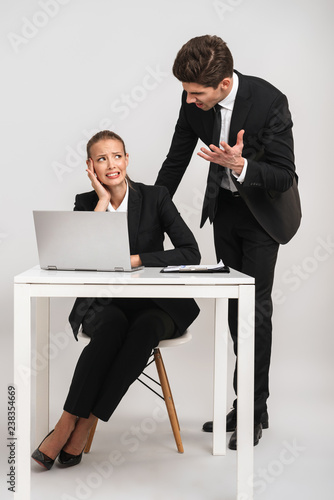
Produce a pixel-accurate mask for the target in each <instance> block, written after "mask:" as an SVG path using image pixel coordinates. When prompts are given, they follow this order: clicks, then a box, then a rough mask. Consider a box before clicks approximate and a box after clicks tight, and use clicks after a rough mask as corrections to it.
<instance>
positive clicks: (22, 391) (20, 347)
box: [14, 285, 31, 500]
mask: <svg viewBox="0 0 334 500" xmlns="http://www.w3.org/2000/svg"><path fill="white" fill-rule="evenodd" d="M30 309H31V304H30V293H29V285H14V384H15V387H16V403H17V406H16V487H15V494H14V496H15V500H27V499H29V498H30V464H31V458H30V400H31V331H30V330H31V324H30V321H31V316H30V314H31V313H30Z"/></svg>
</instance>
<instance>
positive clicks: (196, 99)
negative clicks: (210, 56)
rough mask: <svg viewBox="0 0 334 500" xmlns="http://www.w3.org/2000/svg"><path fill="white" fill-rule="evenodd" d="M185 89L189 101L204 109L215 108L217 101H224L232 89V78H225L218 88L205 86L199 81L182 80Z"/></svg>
mask: <svg viewBox="0 0 334 500" xmlns="http://www.w3.org/2000/svg"><path fill="white" fill-rule="evenodd" d="M182 86H183V88H184V90H185V91H186V92H187V103H188V104H195V105H196V106H197V107H198V108H200V109H202V110H203V111H208V110H209V109H211V108H213V106H215V104H217V102H220V101H222V100H223V99H225V97H226V96H227V95H228V94H229V93H230V91H231V89H232V78H224V80H222V81H221V82H220V84H219V85H218V87H217V88H216V89H214V88H213V87H204V85H200V84H198V83H185V82H182Z"/></svg>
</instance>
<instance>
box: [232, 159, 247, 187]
mask: <svg viewBox="0 0 334 500" xmlns="http://www.w3.org/2000/svg"><path fill="white" fill-rule="evenodd" d="M244 161H245V163H244V166H243V167H242V172H241V174H240V175H237V174H235V173H234V172H232V174H233V175H234V177H235V178H236V179H237V181H238V182H240V184H242V183H243V182H244V180H245V177H246V172H247V167H248V161H247V160H246V158H244Z"/></svg>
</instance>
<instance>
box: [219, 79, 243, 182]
mask: <svg viewBox="0 0 334 500" xmlns="http://www.w3.org/2000/svg"><path fill="white" fill-rule="evenodd" d="M238 87H239V77H238V75H237V74H236V73H233V82H232V90H231V92H230V93H229V94H228V96H226V97H225V99H223V100H222V101H220V102H219V103H218V104H219V105H220V106H221V110H220V114H221V121H222V126H221V132H220V141H219V142H221V141H224V142H226V143H227V144H228V136H229V133H230V126H231V118H232V112H233V108H234V102H235V98H236V95H237V91H238ZM230 146H232V145H231V144H230ZM233 146H234V144H233ZM247 164H248V163H247V160H246V158H244V166H243V169H242V172H241V174H240V175H237V174H235V173H234V172H232V171H231V170H230V169H229V168H228V169H226V170H227V177H226V176H224V177H223V179H222V183H221V187H223V188H224V189H229V190H230V191H237V189H236V187H235V185H234V184H233V182H232V180H231V179H230V175H231V173H232V174H233V175H234V177H236V179H237V181H238V182H240V183H241V184H242V183H243V181H244V180H245V176H246V170H247Z"/></svg>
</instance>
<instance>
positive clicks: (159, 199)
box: [69, 181, 201, 338]
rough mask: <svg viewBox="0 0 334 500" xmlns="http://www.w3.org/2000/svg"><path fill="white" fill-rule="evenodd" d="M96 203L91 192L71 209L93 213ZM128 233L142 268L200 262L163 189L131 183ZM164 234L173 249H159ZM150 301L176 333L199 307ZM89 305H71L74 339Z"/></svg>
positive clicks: (184, 302) (186, 301)
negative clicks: (167, 317)
mask: <svg viewBox="0 0 334 500" xmlns="http://www.w3.org/2000/svg"><path fill="white" fill-rule="evenodd" d="M97 202H98V196H97V194H96V192H95V191H90V192H88V193H83V194H79V195H77V196H76V199H75V206H74V210H80V211H93V210H94V209H95V207H96V204H97ZM128 231H129V243H130V253H131V255H136V254H139V255H140V258H141V261H142V263H143V265H144V266H148V267H164V266H168V265H182V264H185V265H187V264H198V263H199V262H200V258H201V256H200V253H199V250H198V245H197V243H196V240H195V238H194V236H193V234H192V232H191V231H190V229H189V228H188V226H187V225H186V223H185V222H184V221H183V219H182V218H181V216H180V214H179V212H178V211H177V209H176V207H175V205H174V203H173V202H172V200H171V198H170V195H169V193H168V191H167V189H166V188H164V187H159V186H146V185H144V184H140V183H135V182H133V181H131V187H130V188H129V201H128ZM165 233H166V234H168V236H169V238H170V240H171V242H172V243H173V245H174V247H175V248H173V249H171V250H164V249H163V241H164V234H165ZM152 300H153V301H154V303H155V304H156V305H157V306H159V307H160V308H161V309H163V310H164V311H166V312H167V313H168V314H169V315H170V316H171V318H172V319H173V320H174V322H175V324H176V326H177V328H178V331H179V333H180V334H181V333H183V332H184V331H185V330H186V329H187V328H188V326H189V325H190V324H191V323H192V322H193V321H194V319H195V318H196V317H197V315H198V313H199V308H198V306H197V304H196V302H195V301H194V300H193V299H163V298H155V299H152ZM93 302H94V299H93V298H89V299H85V298H81V299H77V300H76V302H75V304H74V307H73V309H72V311H71V313H70V317H69V321H70V324H71V326H72V329H73V333H74V336H75V337H76V338H77V334H78V330H79V327H80V325H81V323H82V320H83V318H84V316H85V314H86V312H87V310H88V308H89V307H90V305H91V304H92V303H93Z"/></svg>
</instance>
